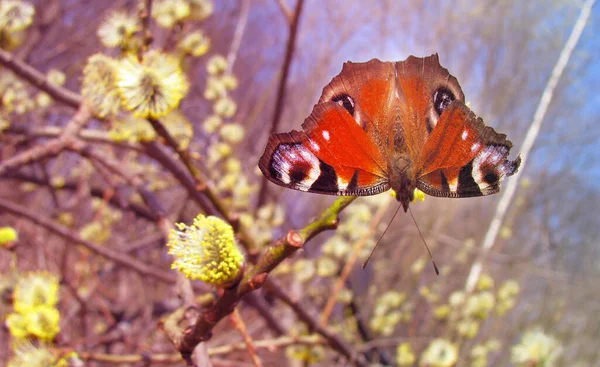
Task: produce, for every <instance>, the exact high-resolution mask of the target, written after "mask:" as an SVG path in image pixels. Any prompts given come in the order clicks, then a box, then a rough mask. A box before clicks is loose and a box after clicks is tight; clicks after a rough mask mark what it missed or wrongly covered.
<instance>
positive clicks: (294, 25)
mask: <svg viewBox="0 0 600 367" xmlns="http://www.w3.org/2000/svg"><path fill="white" fill-rule="evenodd" d="M281 5H282V4H281V3H280V6H281ZM303 6H304V0H298V2H297V5H296V11H295V12H294V18H293V19H292V22H291V24H290V36H289V38H288V42H287V47H286V51H285V59H284V61H283V66H282V71H281V79H280V80H279V87H278V88H277V100H276V101H275V111H274V112H273V120H272V121H271V128H270V130H269V133H270V134H272V133H274V132H275V131H277V127H278V126H279V122H280V121H281V115H282V113H283V105H284V103H285V89H286V88H285V87H286V84H287V80H288V75H289V73H290V67H291V65H292V58H293V56H294V50H295V49H296V36H297V35H298V25H299V24H300V15H301V14H302V8H303ZM282 9H283V8H282ZM267 183H268V180H267V179H266V178H265V177H263V179H262V181H261V184H260V191H259V192H258V202H257V205H256V206H257V207H260V206H262V204H264V202H265V200H266V196H267V190H268V186H267Z"/></svg>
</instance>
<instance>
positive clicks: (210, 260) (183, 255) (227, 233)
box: [167, 214, 244, 287]
mask: <svg viewBox="0 0 600 367" xmlns="http://www.w3.org/2000/svg"><path fill="white" fill-rule="evenodd" d="M175 226H176V227H177V229H173V230H171V233H170V235H169V241H168V243H167V246H168V247H169V254H171V255H173V256H174V257H175V261H173V264H172V265H171V268H172V269H177V270H179V271H181V272H182V273H183V274H184V275H185V276H186V277H187V278H190V279H199V280H202V281H203V282H205V283H209V284H214V285H217V286H221V287H226V286H229V285H232V284H234V283H235V282H236V281H237V280H239V278H240V276H241V274H242V268H243V263H244V257H243V255H242V253H241V251H240V249H239V248H238V246H237V244H236V243H235V239H234V233H233V228H232V227H231V226H230V225H229V224H227V223H226V222H225V221H223V220H222V219H220V218H217V217H214V216H208V217H206V216H204V215H202V214H200V215H198V216H197V217H196V218H195V219H194V222H193V224H192V225H190V226H188V225H186V224H184V223H177V224H176V225H175Z"/></svg>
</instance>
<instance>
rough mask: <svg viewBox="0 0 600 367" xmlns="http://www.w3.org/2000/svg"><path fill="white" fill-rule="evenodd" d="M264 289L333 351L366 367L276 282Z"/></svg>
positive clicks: (348, 348) (366, 364) (359, 356)
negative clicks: (293, 313)
mask: <svg viewBox="0 0 600 367" xmlns="http://www.w3.org/2000/svg"><path fill="white" fill-rule="evenodd" d="M265 287H266V288H267V289H268V290H269V291H271V292H272V293H273V294H274V295H275V296H277V298H279V299H280V300H281V301H283V302H284V303H286V304H287V305H288V306H289V307H290V308H291V309H292V310H294V312H295V313H296V314H297V315H298V317H299V318H300V320H302V321H303V322H304V323H305V324H306V325H308V327H309V328H310V330H311V331H313V332H315V333H317V334H319V335H321V336H322V337H323V338H324V339H325V340H326V341H327V344H329V345H331V347H332V348H333V349H335V350H336V351H338V352H339V353H340V354H342V355H343V356H344V357H346V358H347V359H348V361H349V362H350V363H353V364H355V365H357V366H368V363H367V362H366V361H365V359H364V357H363V356H362V355H361V354H359V353H358V352H357V351H356V350H355V349H354V348H353V347H352V346H351V345H350V344H348V343H346V342H345V341H344V340H343V339H342V338H341V337H339V336H338V335H336V334H334V333H332V332H330V331H329V330H327V328H325V327H323V326H321V324H320V322H319V320H318V319H317V318H316V317H313V316H312V315H311V314H310V313H308V311H306V308H305V307H302V305H300V304H299V303H298V302H296V301H295V300H293V299H292V298H291V297H290V296H289V295H288V294H287V293H286V292H285V291H284V290H283V287H281V286H280V285H279V284H278V283H277V282H275V281H274V280H273V279H270V280H269V281H267V282H266V284H265Z"/></svg>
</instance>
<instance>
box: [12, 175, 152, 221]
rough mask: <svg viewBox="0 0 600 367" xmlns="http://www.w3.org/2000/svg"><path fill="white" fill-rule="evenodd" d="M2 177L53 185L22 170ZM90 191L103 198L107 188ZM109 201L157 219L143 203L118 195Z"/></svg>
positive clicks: (74, 187)
mask: <svg viewBox="0 0 600 367" xmlns="http://www.w3.org/2000/svg"><path fill="white" fill-rule="evenodd" d="M2 177H3V178H8V179H15V180H19V181H26V182H32V183H34V184H36V185H42V186H47V187H50V186H52V183H51V182H50V181H48V180H46V179H42V178H40V177H37V176H33V175H28V174H24V173H21V172H14V171H13V172H7V173H6V174H4V175H3V176H2ZM78 188H79V184H78V183H76V182H69V181H68V182H65V183H64V184H63V185H61V186H60V187H57V188H56V189H57V190H72V191H76V190H77V189H78ZM89 193H90V195H92V196H94V197H98V198H103V197H104V193H105V190H104V189H102V188H100V187H90V188H89ZM109 203H110V204H111V205H113V206H114V207H116V208H119V209H122V210H128V211H132V212H133V213H135V215H136V216H138V217H140V218H145V219H148V220H151V221H154V220H156V216H155V215H154V214H153V213H151V212H150V211H149V210H148V209H147V208H146V207H144V206H143V205H140V204H138V203H135V202H132V201H124V200H123V198H121V197H119V196H118V195H113V196H112V197H111V198H110V201H109Z"/></svg>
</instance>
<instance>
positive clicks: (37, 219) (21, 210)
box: [0, 200, 175, 283]
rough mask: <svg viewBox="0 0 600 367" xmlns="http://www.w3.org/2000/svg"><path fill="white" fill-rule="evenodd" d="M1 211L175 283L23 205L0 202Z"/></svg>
mask: <svg viewBox="0 0 600 367" xmlns="http://www.w3.org/2000/svg"><path fill="white" fill-rule="evenodd" d="M0 210H3V211H6V212H8V213H10V214H13V215H16V216H19V217H22V218H26V219H28V220H30V221H31V222H33V223H34V224H37V225H40V226H42V227H44V228H46V229H47V230H49V231H50V232H53V233H55V234H57V235H59V236H61V237H63V238H65V239H67V240H68V242H67V243H68V244H69V245H78V244H79V245H82V246H84V247H85V248H87V249H88V250H90V251H92V252H94V253H96V254H98V255H100V256H102V257H105V258H107V259H110V260H112V261H114V262H115V263H117V264H119V265H122V266H124V267H126V268H129V269H133V270H135V271H137V272H138V273H140V274H142V275H147V276H151V277H153V278H155V279H158V280H160V281H163V282H166V283H175V275H174V274H172V273H168V272H164V271H162V270H159V269H157V268H156V266H154V265H147V264H145V263H143V262H141V261H138V260H136V259H134V258H132V257H131V256H129V255H126V254H124V253H121V252H120V251H116V250H113V249H110V248H108V247H106V246H100V245H97V244H95V243H93V242H91V241H88V240H85V239H83V238H81V237H80V236H79V235H78V234H76V233H75V232H73V231H71V230H70V229H68V228H67V227H63V226H61V225H59V224H56V223H55V222H53V221H51V220H49V219H46V218H44V217H42V216H40V215H38V214H37V213H34V212H31V211H29V210H28V209H26V208H25V207H23V206H21V205H18V204H15V203H11V202H9V201H6V200H0Z"/></svg>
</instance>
